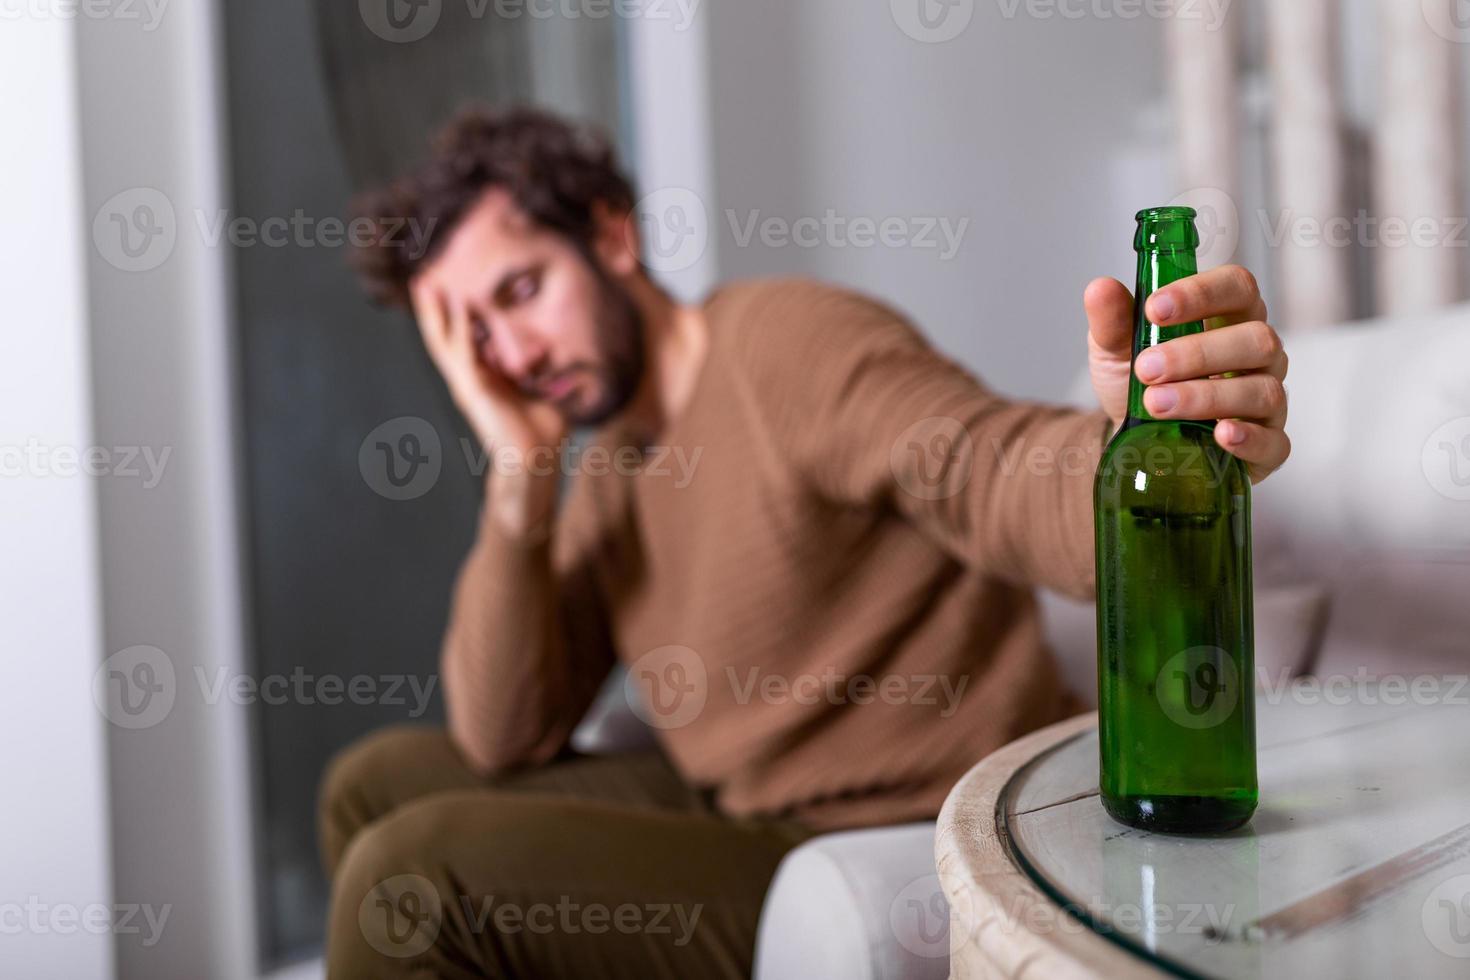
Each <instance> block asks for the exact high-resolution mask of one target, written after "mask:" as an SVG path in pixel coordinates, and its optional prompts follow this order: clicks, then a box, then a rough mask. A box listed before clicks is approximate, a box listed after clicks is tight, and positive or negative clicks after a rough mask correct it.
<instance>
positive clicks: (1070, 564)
mask: <svg viewBox="0 0 1470 980" xmlns="http://www.w3.org/2000/svg"><path fill="white" fill-rule="evenodd" d="M977 428H978V430H979V431H978V433H977V437H976V445H975V451H976V454H977V460H976V471H977V473H976V479H973V480H971V482H970V484H969V486H967V487H966V489H965V492H964V493H963V494H962V495H961V496H962V500H963V506H964V507H965V509H967V510H968V511H969V512H970V516H969V518H968V520H967V521H966V523H967V524H969V525H970V526H971V528H972V532H971V535H970V537H971V539H972V540H973V541H974V542H975V544H976V546H977V547H981V546H983V547H984V548H985V549H986V550H985V553H984V554H983V555H978V556H977V557H979V559H980V561H981V563H982V564H983V565H984V566H986V567H989V568H991V569H993V570H997V571H998V572H999V573H1000V574H1002V575H1003V576H1005V577H1006V578H1010V579H1013V580H1016V581H1020V582H1024V583H1026V584H1028V585H1034V586H1044V587H1047V588H1051V589H1055V590H1056V591H1058V592H1061V593H1064V594H1066V595H1070V596H1073V597H1074V598H1079V599H1089V598H1091V597H1092V596H1093V594H1094V590H1095V588H1096V582H1095V563H1094V542H1093V517H1092V512H1093V500H1092V497H1093V479H1094V475H1095V474H1096V472H1097V464H1098V460H1099V459H1100V458H1101V455H1102V451H1103V448H1104V447H1105V446H1106V445H1107V441H1108V439H1109V437H1110V436H1111V434H1112V422H1111V421H1110V420H1109V419H1108V418H1107V416H1106V415H1105V414H1104V413H1102V412H1100V411H1099V412H1080V411H1075V410H1072V409H1065V408H1057V407H1052V406H1045V405H1034V404H1026V403H1018V404H1012V405H1008V406H1007V407H1006V408H1004V409H1002V410H1001V411H999V412H997V413H995V415H993V416H991V417H990V418H988V419H987V420H986V423H985V424H984V425H981V426H978V427H977ZM986 457H988V458H986ZM982 543H983V544H982Z"/></svg>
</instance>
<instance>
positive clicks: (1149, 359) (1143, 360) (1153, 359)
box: [1133, 350, 1164, 381]
mask: <svg viewBox="0 0 1470 980" xmlns="http://www.w3.org/2000/svg"><path fill="white" fill-rule="evenodd" d="M1133 370H1134V373H1135V374H1137V375H1138V380H1139V381H1147V380H1148V379H1149V378H1157V377H1158V376H1159V375H1161V374H1163V373H1164V355H1163V354H1160V353H1158V352H1156V351H1151V350H1146V351H1144V352H1143V353H1142V354H1139V355H1138V363H1137V364H1136V365H1135V366H1134V369H1133Z"/></svg>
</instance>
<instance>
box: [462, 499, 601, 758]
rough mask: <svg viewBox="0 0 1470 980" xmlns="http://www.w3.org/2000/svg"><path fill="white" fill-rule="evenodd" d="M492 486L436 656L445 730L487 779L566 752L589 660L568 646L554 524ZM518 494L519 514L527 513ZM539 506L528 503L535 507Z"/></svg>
mask: <svg viewBox="0 0 1470 980" xmlns="http://www.w3.org/2000/svg"><path fill="white" fill-rule="evenodd" d="M497 483H498V481H497V479H495V478H492V481H491V485H490V487H489V493H488V496H487V503H486V509H485V513H484V515H483V517H482V519H481V526H480V530H479V536H478V538H477V539H476V542H475V545H474V548H473V550H472V551H471V553H470V555H469V557H468V558H467V559H466V561H465V563H464V566H463V567H462V569H461V571H460V575H459V580H458V582H457V583H456V586H455V592H454V600H453V606H452V608H451V611H450V621H449V628H448V631H447V633H446V636H445V641H444V648H443V653H442V671H443V675H444V697H445V704H446V708H447V711H448V720H449V730H450V734H451V735H452V736H453V738H454V740H455V743H456V744H457V745H458V747H459V749H460V751H461V752H462V753H463V754H464V756H465V758H466V760H467V761H468V762H469V763H470V764H471V765H472V766H474V767H475V768H476V769H477V770H479V771H481V772H485V773H491V772H498V771H501V770H504V769H507V768H511V767H515V766H520V765H535V764H538V763H541V762H545V761H547V760H548V759H550V758H551V757H552V756H554V755H555V754H556V753H557V752H558V751H559V750H560V749H561V748H562V746H563V745H565V743H566V740H567V738H568V737H569V735H570V733H571V730H572V728H573V726H575V724H576V722H577V720H578V718H580V716H581V713H582V711H583V710H585V708H586V694H585V691H584V688H586V687H587V684H586V683H585V681H586V676H585V675H587V674H588V673H593V672H595V670H596V668H595V665H594V664H592V663H590V662H589V663H586V664H574V663H573V660H574V659H575V658H578V657H580V658H581V659H585V660H591V659H595V658H594V657H593V655H592V651H586V650H582V651H577V650H573V649H572V648H571V645H570V644H569V643H568V637H567V630H566V624H565V622H564V616H563V610H564V608H565V606H566V605H567V602H566V600H567V596H566V595H565V593H566V591H567V590H568V589H570V588H574V587H575V586H574V584H571V583H565V582H563V581H561V578H562V576H560V575H559V574H558V572H557V570H556V568H555V567H554V564H555V563H554V560H553V539H554V532H553V530H552V524H551V522H550V520H549V519H547V518H540V519H536V520H530V519H528V518H527V516H526V515H527V513H528V512H527V511H521V510H519V509H517V508H516V507H514V506H512V504H513V503H514V502H515V501H512V500H508V497H509V496H510V494H511V493H515V492H516V491H515V490H514V489H513V488H509V487H506V486H500V485H497ZM534 492H535V491H529V492H527V493H521V494H520V495H519V496H518V498H517V499H518V501H519V503H521V504H530V503H532V498H531V497H530V496H529V493H534ZM540 502H541V498H536V504H535V505H538V506H539V504H540Z"/></svg>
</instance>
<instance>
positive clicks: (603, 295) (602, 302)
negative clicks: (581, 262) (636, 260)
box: [557, 258, 647, 428]
mask: <svg viewBox="0 0 1470 980" xmlns="http://www.w3.org/2000/svg"><path fill="white" fill-rule="evenodd" d="M586 261H587V263H588V264H589V265H590V266H591V268H592V271H593V273H594V274H595V275H596V277H597V283H598V300H597V309H598V310H599V313H598V315H597V337H598V344H599V346H600V348H601V350H600V352H599V353H600V355H601V356H600V358H599V361H600V363H598V364H587V365H583V366H584V367H585V368H586V369H587V370H588V371H590V372H591V373H592V375H593V377H594V378H595V382H594V384H593V385H592V387H593V389H594V390H595V394H594V395H593V397H592V399H591V400H589V401H586V402H578V403H577V404H574V405H569V406H557V407H558V410H559V411H560V412H561V413H562V415H563V416H564V417H565V418H566V420H567V422H569V423H570V424H571V425H573V426H578V427H587V428H595V427H597V426H600V425H602V424H603V423H604V422H607V421H608V420H609V419H611V418H612V417H613V416H615V415H617V414H618V413H619V412H621V411H622V410H623V409H625V408H627V407H628V403H629V402H631V401H632V400H633V396H634V394H636V393H637V391H638V386H639V385H640V384H641V383H642V382H643V373H644V370H645V368H646V363H647V359H646V356H645V354H646V352H645V350H644V329H643V315H642V314H641V313H640V312H639V311H638V304H637V303H635V302H634V301H633V297H632V295H631V294H630V293H629V292H628V291H627V290H626V289H624V288H623V287H622V286H621V285H619V284H618V283H616V282H614V281H613V280H612V279H611V278H610V277H609V276H608V275H607V273H606V272H604V271H603V269H602V267H601V266H600V265H598V263H597V262H596V260H594V259H591V258H588V259H586Z"/></svg>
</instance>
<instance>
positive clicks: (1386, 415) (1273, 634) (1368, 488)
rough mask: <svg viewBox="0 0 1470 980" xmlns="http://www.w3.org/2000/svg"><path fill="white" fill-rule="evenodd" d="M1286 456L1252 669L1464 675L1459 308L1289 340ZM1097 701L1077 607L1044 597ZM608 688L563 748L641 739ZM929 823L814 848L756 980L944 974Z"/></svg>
mask: <svg viewBox="0 0 1470 980" xmlns="http://www.w3.org/2000/svg"><path fill="white" fill-rule="evenodd" d="M1287 350H1288V352H1289V353H1290V355H1291V358H1292V362H1291V376H1290V378H1289V381H1288V387H1289V389H1290V393H1291V421H1290V424H1289V426H1288V429H1289V431H1290V432H1291V434H1292V437H1293V441H1294V444H1295V447H1294V452H1293V457H1292V461H1291V463H1290V465H1289V466H1287V467H1286V468H1285V469H1284V470H1282V472H1280V473H1278V474H1276V475H1275V476H1274V477H1272V479H1271V480H1270V482H1268V483H1266V484H1265V485H1263V486H1262V487H1260V488H1259V489H1258V490H1257V491H1256V493H1255V494H1254V498H1253V500H1254V508H1255V511H1254V518H1255V523H1254V530H1255V535H1254V542H1255V567H1256V607H1257V643H1256V645H1257V655H1258V660H1259V662H1260V664H1261V666H1262V667H1264V668H1265V669H1266V670H1267V671H1268V672H1270V673H1273V674H1275V673H1279V672H1281V671H1286V672H1289V673H1300V672H1306V671H1313V672H1316V673H1319V674H1320V673H1345V674H1349V675H1351V674H1352V673H1353V672H1354V671H1356V670H1357V669H1358V668H1359V667H1363V668H1366V669H1367V670H1368V671H1370V672H1372V673H1374V674H1384V673H1398V674H1404V675H1413V674H1420V673H1423V674H1444V673H1460V674H1463V673H1465V672H1467V671H1470V306H1463V307H1456V308H1454V309H1450V310H1446V311H1443V312H1441V313H1437V314H1434V315H1430V316H1424V317H1419V318H1415V319H1412V320H1399V321H1397V322H1393V323H1388V322H1375V323H1365V324H1357V325H1352V326H1347V327H1341V328H1338V329H1334V330H1326V331H1320V332H1315V333H1311V334H1307V335H1304V336H1301V337H1296V336H1288V337H1287ZM1043 608H1044V610H1045V614H1046V629H1047V634H1048V638H1049V640H1050V642H1051V644H1052V646H1053V648H1054V649H1055V651H1056V653H1057V656H1058V659H1059V660H1060V661H1061V663H1062V666H1063V672H1064V674H1065V676H1066V677H1067V678H1068V681H1069V683H1071V684H1072V685H1073V686H1074V687H1075V688H1076V690H1078V691H1079V692H1080V693H1082V694H1083V695H1084V696H1087V697H1092V696H1095V691H1096V675H1095V668H1094V657H1095V646H1094V638H1093V619H1092V608H1091V606H1089V605H1086V604H1080V603H1075V602H1071V601H1068V600H1064V599H1060V598H1058V597H1055V596H1044V597H1043ZM649 740H650V735H649V733H648V732H647V731H646V730H645V729H642V727H641V722H639V721H638V720H637V719H636V717H635V716H634V715H633V714H632V712H631V711H630V710H628V708H627V705H626V702H625V701H624V700H623V697H622V686H621V685H620V684H619V685H610V687H609V692H608V694H607V695H605V696H604V698H603V699H602V700H601V701H600V702H599V704H598V706H597V707H596V708H595V709H594V711H593V713H592V714H591V715H589V717H588V720H587V722H585V723H584V726H583V728H582V729H580V730H579V732H578V735H577V739H576V743H577V745H578V746H579V747H580V748H582V749H583V750H587V751H595V750H599V749H601V750H609V749H617V748H627V747H630V746H631V745H634V744H646V743H647V742H648V741H649ZM933 849H934V826H933V824H932V823H924V824H911V825H907V826H901V827H890V828H882V829H877V830H864V831H855V832H846V833H837V834H829V835H825V836H822V837H818V838H816V839H814V840H812V841H809V842H808V843H806V844H804V845H803V846H801V847H799V848H797V849H796V850H794V851H793V852H792V853H791V854H790V855H788V856H787V858H786V860H785V861H784V862H783V863H782V865H781V867H780V869H779V871H778V872H777V874H776V878H775V881H774V882H773V883H772V886H771V890H770V893H769V894H768V896H767V898H766V903H765V907H764V910H763V912H762V918H761V925H760V936H759V940H758V944H757V949H756V968H755V974H756V977H757V978H759V980H788V978H801V980H813V978H817V980H820V978H826V977H830V978H834V980H839V978H840V980H897V978H903V980H921V978H930V977H934V978H939V977H944V976H947V975H948V972H949V964H948V955H947V954H948V938H947V926H948V913H947V908H946V906H945V904H944V899H943V896H942V894H941V892H940V889H939V882H938V879H937V877H936V876H935V873H934V858H933Z"/></svg>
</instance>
